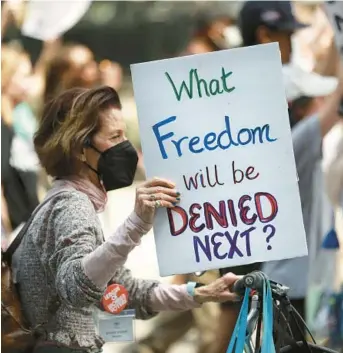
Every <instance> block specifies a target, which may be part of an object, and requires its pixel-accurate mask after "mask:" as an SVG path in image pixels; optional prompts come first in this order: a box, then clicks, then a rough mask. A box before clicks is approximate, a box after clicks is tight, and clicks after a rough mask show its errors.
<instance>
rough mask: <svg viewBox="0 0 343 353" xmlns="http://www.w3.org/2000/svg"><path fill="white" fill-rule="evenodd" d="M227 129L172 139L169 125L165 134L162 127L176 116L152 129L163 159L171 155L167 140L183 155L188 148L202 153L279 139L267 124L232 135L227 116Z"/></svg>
mask: <svg viewBox="0 0 343 353" xmlns="http://www.w3.org/2000/svg"><path fill="white" fill-rule="evenodd" d="M224 120H225V130H223V131H221V132H220V133H219V134H216V133H215V132H209V133H208V134H206V135H205V136H204V137H202V138H200V137H199V136H193V137H189V136H182V137H179V138H177V139H171V138H172V137H173V136H174V135H175V134H174V132H171V128H170V127H169V132H167V133H165V134H164V135H163V134H161V132H160V129H161V128H162V127H163V126H166V125H169V124H170V123H172V122H174V121H176V116H171V117H170V118H167V119H165V120H162V121H160V122H158V123H157V124H155V125H153V127H152V130H153V131H154V134H155V137H156V140H157V143H158V147H159V149H160V151H161V155H162V158H163V159H168V158H169V155H168V153H167V149H166V146H165V144H166V142H167V141H168V142H169V144H168V145H169V146H170V142H171V144H172V146H173V147H174V149H176V153H177V155H178V157H181V156H182V155H183V152H184V150H188V151H189V152H191V153H201V152H203V151H205V150H207V151H214V150H215V149H217V148H220V149H222V150H227V149H228V148H231V147H237V146H245V145H249V144H253V145H254V144H255V143H257V142H259V143H261V144H263V143H264V142H265V141H267V142H274V141H276V140H277V139H276V138H272V137H270V136H269V132H270V131H269V130H270V126H269V124H265V125H263V126H262V127H261V126H256V127H254V128H242V129H240V130H238V132H237V134H236V136H232V132H231V126H230V117H228V116H225V118H224Z"/></svg>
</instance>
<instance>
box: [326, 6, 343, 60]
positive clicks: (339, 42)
mask: <svg viewBox="0 0 343 353" xmlns="http://www.w3.org/2000/svg"><path fill="white" fill-rule="evenodd" d="M325 8H326V13H327V15H328V18H329V20H330V22H331V25H332V28H333V30H334V32H335V39H336V46H337V49H338V52H339V53H340V56H341V58H343V1H327V2H326V3H325Z"/></svg>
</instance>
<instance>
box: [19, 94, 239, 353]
mask: <svg viewBox="0 0 343 353" xmlns="http://www.w3.org/2000/svg"><path fill="white" fill-rule="evenodd" d="M34 142H35V148H36V151H37V153H38V156H39V158H40V161H41V163H42V165H43V167H44V168H45V169H46V171H47V173H48V174H49V175H51V176H52V177H53V178H55V181H54V184H53V187H52V190H50V192H49V193H48V195H47V198H46V199H45V202H44V204H41V207H40V209H39V210H38V212H37V213H36V214H35V216H34V218H33V219H32V220H31V224H30V225H29V227H28V229H27V231H26V234H25V237H24V238H23V241H22V243H21V245H20V248H19V250H20V251H17V252H16V253H15V256H14V262H13V264H14V268H15V269H16V270H18V272H16V273H17V278H16V280H17V282H18V284H19V288H20V294H21V300H22V306H23V309H24V313H25V315H26V317H27V319H28V322H29V323H30V325H31V327H39V329H38V330H37V334H38V337H39V339H38V344H37V346H36V350H35V352H40V353H42V352H50V353H52V352H55V351H57V350H58V352H62V351H63V352H79V351H80V350H81V349H82V352H84V351H85V352H90V351H91V352H101V347H102V345H103V343H104V342H103V339H102V338H101V337H100V336H101V335H102V332H101V330H100V336H98V335H97V334H96V332H95V328H94V322H93V314H94V312H93V310H94V309H92V307H95V306H96V305H98V304H99V303H100V302H101V301H102V303H105V304H106V305H105V307H106V308H113V310H114V311H118V310H117V309H118V308H119V307H118V305H119V306H121V305H122V303H119V304H118V303H117V302H114V303H112V302H111V298H112V296H114V297H116V296H117V294H118V292H119V293H124V294H125V293H128V307H129V308H133V309H135V312H136V317H137V318H139V319H148V318H150V317H152V316H154V315H155V314H156V313H157V312H159V311H163V310H174V311H178V310H189V309H192V308H195V307H198V306H200V305H201V303H204V302H208V301H214V302H225V301H232V300H235V299H236V296H235V294H233V293H231V292H230V290H229V287H230V286H231V285H232V284H233V283H234V282H235V281H236V279H237V276H235V275H233V274H232V273H229V274H226V275H225V276H223V277H222V278H220V279H218V280H216V281H214V282H213V283H211V284H209V285H206V286H202V287H201V286H197V285H196V284H195V283H188V284H185V285H162V284H159V283H158V282H155V281H148V280H139V279H135V278H133V277H132V275H131V273H130V271H129V270H127V269H126V268H125V267H123V265H124V264H125V262H126V259H127V256H128V254H129V252H130V251H131V250H132V249H134V248H135V247H136V246H138V245H139V244H140V241H141V237H142V236H143V235H144V234H146V233H147V232H148V231H149V230H150V229H151V227H152V223H153V220H154V215H155V210H156V208H158V207H170V208H172V207H174V206H175V205H176V204H177V203H178V202H179V200H180V194H179V193H178V192H177V190H176V189H175V185H174V184H173V183H172V182H170V181H168V180H163V179H159V178H154V179H152V180H148V181H146V182H145V183H143V184H142V185H141V186H140V187H139V188H138V189H137V194H136V202H135V207H134V210H133V212H132V213H131V214H130V215H129V217H128V218H127V219H126V221H125V222H124V223H123V224H122V225H121V226H120V227H119V228H118V229H117V230H116V231H115V232H114V233H113V235H112V236H110V237H109V238H108V239H107V240H106V241H104V239H103V233H102V229H101V226H100V223H99V221H98V218H97V213H98V212H100V211H102V210H103V209H104V207H105V205H106V201H107V196H106V193H107V192H108V191H111V190H115V189H118V188H122V187H125V186H129V185H131V184H132V182H133V178H134V174H135V171H136V165H137V159H138V158H137V154H136V151H135V149H134V148H133V147H132V145H131V143H130V142H129V141H128V140H127V139H126V137H125V125H124V121H123V117H122V112H121V104H120V100H119V97H118V95H117V93H116V91H115V90H114V89H112V88H110V87H101V88H97V89H81V88H76V89H71V90H69V91H66V92H64V93H62V94H61V95H60V96H58V97H57V98H56V99H55V100H53V101H51V102H50V103H48V104H47V105H46V107H45V110H44V114H43V118H42V119H41V121H40V126H39V128H38V131H37V133H36V136H35V141H34ZM119 202H120V200H119ZM18 253H20V256H17V254H18ZM112 283H115V284H120V285H122V287H120V288H118V287H113V286H111V284H112ZM105 292H106V294H105V295H104V293H105ZM120 298H123V300H124V301H125V295H121V296H120ZM117 304H118V305H117ZM61 347H64V348H63V349H64V350H63V349H62V350H61Z"/></svg>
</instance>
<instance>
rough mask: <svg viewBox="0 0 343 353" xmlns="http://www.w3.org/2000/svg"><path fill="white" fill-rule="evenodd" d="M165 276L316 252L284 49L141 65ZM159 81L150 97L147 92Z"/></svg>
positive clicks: (139, 86) (137, 87)
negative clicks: (161, 184)
mask: <svg viewBox="0 0 343 353" xmlns="http://www.w3.org/2000/svg"><path fill="white" fill-rule="evenodd" d="M131 69H132V76H133V84H134V92H135V98H136V102H137V109H138V117H139V123H140V131H141V139H142V147H143V152H144V156H145V164H146V169H147V174H148V176H150V177H152V176H160V177H164V178H167V179H170V180H173V181H174V182H176V184H177V187H178V189H179V191H180V192H181V203H180V205H178V206H176V207H175V208H173V209H168V210H165V209H159V210H158V212H157V217H156V221H155V224H154V232H155V241H156V247H157V256H158V261H159V267H160V273H161V275H170V274H175V273H188V272H195V271H202V270H207V269H214V268H221V267H227V266H235V265H241V264H247V263H252V262H257V261H268V260H277V259H282V258H291V257H296V256H303V255H305V254H306V253H307V248H306V240H305V234H304V227H303V223H302V214H301V207H300V199H299V193H298V185H297V178H296V171H295V163H294V156H293V150H292V142H291V133H290V128H289V120H288V113H287V106H286V99H285V92H284V88H283V83H282V82H283V81H282V73H281V62H280V54H279V50H278V46H277V45H276V44H269V45H262V46H257V47H251V48H242V49H235V50H229V51H222V52H218V53H211V54H205V55H196V56H190V57H183V58H177V59H170V60H163V61H156V62H150V63H144V64H137V65H132V67H131ZM147 82H149V83H150V84H149V89H147V87H146V83H147Z"/></svg>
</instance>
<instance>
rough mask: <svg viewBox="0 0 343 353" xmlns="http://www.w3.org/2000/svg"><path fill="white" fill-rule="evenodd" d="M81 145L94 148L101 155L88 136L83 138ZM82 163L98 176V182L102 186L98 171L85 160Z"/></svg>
mask: <svg viewBox="0 0 343 353" xmlns="http://www.w3.org/2000/svg"><path fill="white" fill-rule="evenodd" d="M83 145H84V147H86V148H92V149H93V150H95V151H96V152H98V153H99V154H100V155H101V152H100V151H99V150H98V149H97V148H96V147H95V146H93V144H92V142H91V140H90V138H89V137H86V140H85V142H84V143H83ZM83 163H84V164H85V165H86V166H87V167H88V168H89V169H90V170H91V171H92V172H94V173H95V174H96V175H97V176H98V178H99V182H100V184H101V185H102V187H104V185H103V182H102V179H101V175H100V173H99V172H98V171H97V170H96V169H94V168H93V167H92V166H91V165H89V164H88V163H87V161H83Z"/></svg>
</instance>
